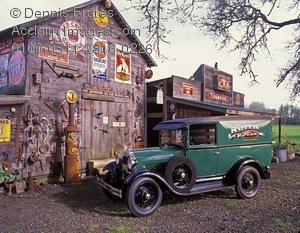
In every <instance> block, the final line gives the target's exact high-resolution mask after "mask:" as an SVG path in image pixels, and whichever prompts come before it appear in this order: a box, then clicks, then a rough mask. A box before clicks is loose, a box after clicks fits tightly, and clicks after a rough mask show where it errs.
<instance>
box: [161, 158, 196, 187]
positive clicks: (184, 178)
mask: <svg viewBox="0 0 300 233" xmlns="http://www.w3.org/2000/svg"><path fill="white" fill-rule="evenodd" d="M164 177H165V179H166V181H167V182H168V184H169V185H170V186H171V187H172V188H173V189H174V190H175V191H177V192H180V193H188V192H189V191H190V190H191V189H192V187H193V186H194V184H195V181H196V166H195V164H194V162H193V161H192V160H190V159H189V158H187V157H184V156H179V157H174V158H172V159H171V160H170V161H169V162H168V163H167V166H166V169H165V174H164Z"/></svg>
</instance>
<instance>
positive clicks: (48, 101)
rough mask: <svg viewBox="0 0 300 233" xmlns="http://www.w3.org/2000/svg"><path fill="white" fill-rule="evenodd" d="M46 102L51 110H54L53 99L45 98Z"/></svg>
mask: <svg viewBox="0 0 300 233" xmlns="http://www.w3.org/2000/svg"><path fill="white" fill-rule="evenodd" d="M44 104H45V105H46V106H47V107H48V108H49V109H50V110H51V111H53V110H54V108H53V100H52V99H51V98H50V97H48V98H47V99H46V100H44Z"/></svg>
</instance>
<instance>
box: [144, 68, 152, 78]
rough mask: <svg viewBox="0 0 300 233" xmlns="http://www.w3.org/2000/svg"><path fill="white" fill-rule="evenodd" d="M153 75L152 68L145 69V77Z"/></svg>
mask: <svg viewBox="0 0 300 233" xmlns="http://www.w3.org/2000/svg"><path fill="white" fill-rule="evenodd" d="M152 76H153V71H152V70H147V71H146V73H145V77H146V79H150V78H152Z"/></svg>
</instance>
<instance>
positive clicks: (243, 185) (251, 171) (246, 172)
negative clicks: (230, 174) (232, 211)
mask: <svg viewBox="0 0 300 233" xmlns="http://www.w3.org/2000/svg"><path fill="white" fill-rule="evenodd" d="M260 186H261V177H260V174H259V172H258V171H257V169H256V168H254V167H251V166H245V167H243V168H242V169H241V171H240V173H239V174H238V177H237V185H236V192H237V194H238V196H239V197H240V198H242V199H248V198H252V197H254V196H255V195H256V194H257V192H258V190H259V188H260Z"/></svg>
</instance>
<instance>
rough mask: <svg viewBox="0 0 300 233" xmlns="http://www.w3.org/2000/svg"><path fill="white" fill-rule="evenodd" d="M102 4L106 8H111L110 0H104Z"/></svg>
mask: <svg viewBox="0 0 300 233" xmlns="http://www.w3.org/2000/svg"><path fill="white" fill-rule="evenodd" d="M104 6H105V8H106V9H110V8H111V0H105V3H104Z"/></svg>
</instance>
